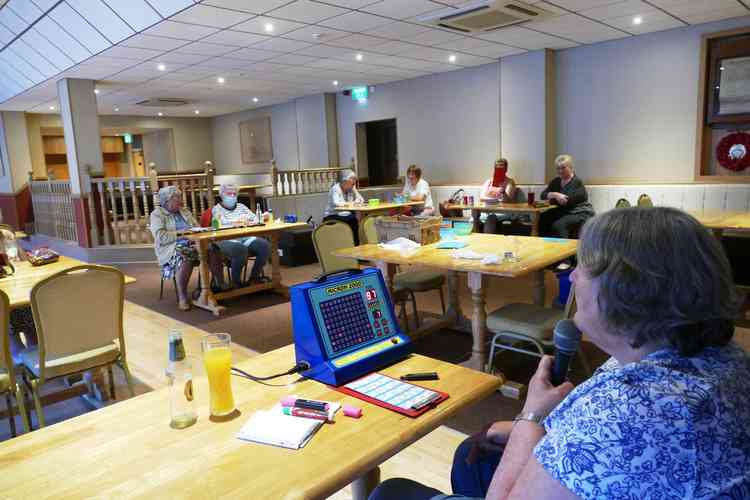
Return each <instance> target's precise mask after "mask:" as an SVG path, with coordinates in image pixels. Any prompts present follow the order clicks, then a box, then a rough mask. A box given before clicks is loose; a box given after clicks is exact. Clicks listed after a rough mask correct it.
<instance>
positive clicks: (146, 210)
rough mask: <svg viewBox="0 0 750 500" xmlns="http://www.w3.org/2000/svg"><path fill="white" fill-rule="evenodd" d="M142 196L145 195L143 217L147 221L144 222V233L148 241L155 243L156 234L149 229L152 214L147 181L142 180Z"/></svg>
mask: <svg viewBox="0 0 750 500" xmlns="http://www.w3.org/2000/svg"><path fill="white" fill-rule="evenodd" d="M141 196H142V197H143V218H144V221H145V224H144V226H145V227H144V228H143V229H144V235H145V239H144V241H146V243H153V242H154V236H153V235H152V234H151V231H150V229H149V223H150V217H151V214H150V213H149V207H148V193H147V190H146V181H141Z"/></svg>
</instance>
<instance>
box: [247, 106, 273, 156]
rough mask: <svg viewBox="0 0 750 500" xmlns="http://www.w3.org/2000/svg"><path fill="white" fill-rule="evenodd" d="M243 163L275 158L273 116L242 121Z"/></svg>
mask: <svg viewBox="0 0 750 500" xmlns="http://www.w3.org/2000/svg"><path fill="white" fill-rule="evenodd" d="M240 149H241V151H242V163H264V162H269V161H271V160H272V159H273V144H272V142H271V117H270V116H265V117H263V118H255V119H253V120H247V121H244V122H240Z"/></svg>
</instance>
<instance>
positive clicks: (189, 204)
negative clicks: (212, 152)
mask: <svg viewBox="0 0 750 500" xmlns="http://www.w3.org/2000/svg"><path fill="white" fill-rule="evenodd" d="M149 169H150V170H149V176H148V177H107V178H98V179H97V178H92V179H91V192H90V193H89V207H90V210H89V217H90V219H89V220H90V224H91V242H92V245H94V246H100V245H132V244H144V243H153V241H154V240H153V236H152V234H151V231H150V230H149V226H148V225H149V218H150V214H151V211H152V210H153V209H154V208H155V207H157V206H159V195H158V193H159V189H161V188H163V187H164V186H176V187H178V188H179V189H180V191H181V192H182V201H183V204H184V206H185V207H186V208H187V209H188V210H190V211H192V212H193V214H195V216H196V217H200V214H201V213H203V211H204V210H206V208H208V207H210V206H212V205H213V194H212V192H211V190H212V189H213V167H212V165H211V162H206V163H205V170H204V171H203V172H202V173H195V174H168V175H159V174H158V173H157V172H156V168H155V165H154V164H153V163H151V164H150V165H149Z"/></svg>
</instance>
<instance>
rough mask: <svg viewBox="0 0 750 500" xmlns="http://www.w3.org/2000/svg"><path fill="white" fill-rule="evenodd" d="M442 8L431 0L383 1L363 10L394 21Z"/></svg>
mask: <svg viewBox="0 0 750 500" xmlns="http://www.w3.org/2000/svg"><path fill="white" fill-rule="evenodd" d="M440 7H441V5H439V4H435V3H433V2H430V1H429V0H383V1H382V2H378V3H376V4H372V5H368V6H367V7H362V10H364V11H365V12H371V13H373V14H378V15H380V16H386V17H392V18H394V19H407V18H409V17H413V16H418V15H419V14H424V13H425V12H429V11H432V10H435V9H436V8H440Z"/></svg>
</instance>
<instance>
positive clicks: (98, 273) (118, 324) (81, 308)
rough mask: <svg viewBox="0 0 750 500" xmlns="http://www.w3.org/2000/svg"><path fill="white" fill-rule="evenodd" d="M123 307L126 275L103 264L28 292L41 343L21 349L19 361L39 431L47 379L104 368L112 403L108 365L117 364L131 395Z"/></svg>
mask: <svg viewBox="0 0 750 500" xmlns="http://www.w3.org/2000/svg"><path fill="white" fill-rule="evenodd" d="M61 297H65V299H64V300H61ZM124 304H125V277H124V275H123V274H122V272H121V271H119V270H118V269H115V268H113V267H107V266H95V265H83V266H76V267H72V268H70V269H66V270H64V271H61V272H59V273H56V274H53V275H52V276H50V277H49V278H46V279H44V280H42V281H40V282H39V283H37V284H36V285H35V286H34V288H33V289H32V290H31V310H32V312H33V314H34V323H35V324H36V327H37V336H38V338H39V344H38V345H36V346H34V347H30V348H27V349H25V350H24V351H23V352H22V354H21V358H22V360H23V367H24V379H25V381H26V383H27V385H28V386H29V387H30V389H31V391H32V393H33V395H34V404H35V407H36V414H37V419H38V421H39V427H44V425H45V423H44V413H43V410H42V403H41V398H40V388H41V386H42V385H44V384H45V383H46V382H47V381H49V380H53V379H58V378H61V377H66V376H69V375H76V374H80V373H84V372H87V371H89V370H94V369H97V368H103V367H107V370H108V374H109V377H108V378H109V391H110V395H111V396H112V399H114V398H115V385H114V376H113V373H112V365H113V364H117V365H118V366H119V367H120V368H121V369H122V371H123V373H124V374H125V380H126V381H127V384H128V389H129V391H130V395H131V396H134V395H135V393H134V390H133V381H132V378H131V376H130V370H129V369H128V364H127V358H126V356H125V336H124V334H123V308H124Z"/></svg>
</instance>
